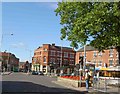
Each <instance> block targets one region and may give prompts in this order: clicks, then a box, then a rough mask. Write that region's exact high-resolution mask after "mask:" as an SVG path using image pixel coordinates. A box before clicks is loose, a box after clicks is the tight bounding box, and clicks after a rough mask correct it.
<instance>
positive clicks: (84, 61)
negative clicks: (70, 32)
mask: <svg viewBox="0 0 120 94" xmlns="http://www.w3.org/2000/svg"><path fill="white" fill-rule="evenodd" d="M85 68H86V44H85V45H84V67H83V69H84V75H85Z"/></svg>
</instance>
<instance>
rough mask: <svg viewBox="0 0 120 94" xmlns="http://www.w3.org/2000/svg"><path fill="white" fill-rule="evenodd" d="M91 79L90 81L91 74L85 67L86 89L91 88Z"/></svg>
mask: <svg viewBox="0 0 120 94" xmlns="http://www.w3.org/2000/svg"><path fill="white" fill-rule="evenodd" d="M89 81H90V74H89V71H88V69H85V83H86V90H87V91H88V89H89Z"/></svg>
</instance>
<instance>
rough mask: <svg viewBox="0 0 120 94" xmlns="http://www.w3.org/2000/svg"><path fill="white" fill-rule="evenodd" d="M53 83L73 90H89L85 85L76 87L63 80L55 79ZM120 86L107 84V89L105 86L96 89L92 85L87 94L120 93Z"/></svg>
mask: <svg viewBox="0 0 120 94" xmlns="http://www.w3.org/2000/svg"><path fill="white" fill-rule="evenodd" d="M53 83H55V84H59V85H61V86H64V87H67V88H70V89H73V90H77V91H83V92H87V90H86V88H85V87H74V86H72V85H70V84H68V83H67V82H66V83H65V82H62V81H53ZM119 91H120V88H118V87H113V86H107V91H106V92H105V91H104V87H103V90H99V89H94V88H93V87H90V88H89V90H88V93H86V94H101V93H102V94H120V92H119Z"/></svg>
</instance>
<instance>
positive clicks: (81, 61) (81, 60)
mask: <svg viewBox="0 0 120 94" xmlns="http://www.w3.org/2000/svg"><path fill="white" fill-rule="evenodd" d="M79 64H81V66H82V67H83V56H80V57H79Z"/></svg>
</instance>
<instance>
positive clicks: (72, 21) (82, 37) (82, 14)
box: [55, 2, 120, 63]
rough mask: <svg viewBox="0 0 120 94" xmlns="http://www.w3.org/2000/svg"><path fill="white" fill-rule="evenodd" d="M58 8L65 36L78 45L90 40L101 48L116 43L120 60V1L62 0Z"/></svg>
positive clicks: (91, 43)
mask: <svg viewBox="0 0 120 94" xmlns="http://www.w3.org/2000/svg"><path fill="white" fill-rule="evenodd" d="M55 12H56V15H57V16H58V15H59V16H60V17H61V21H60V24H61V25H62V26H63V27H62V28H61V39H62V40H63V39H67V40H69V41H71V46H73V47H75V48H78V46H79V44H80V45H84V44H86V42H87V41H89V42H90V45H91V46H93V47H95V48H98V49H99V51H101V50H104V49H108V48H110V47H115V48H116V49H117V50H118V53H119V60H120V2H59V3H58V8H57V9H56V10H55ZM119 63H120V61H119Z"/></svg>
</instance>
